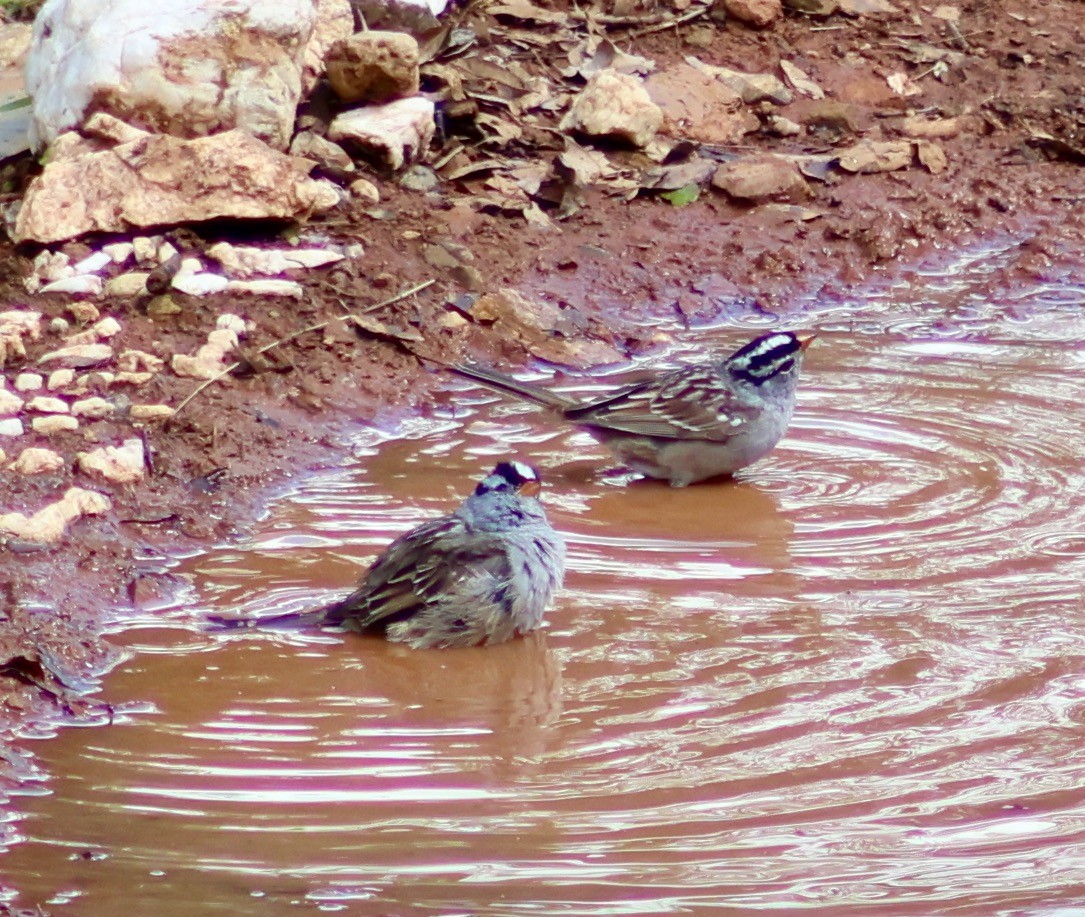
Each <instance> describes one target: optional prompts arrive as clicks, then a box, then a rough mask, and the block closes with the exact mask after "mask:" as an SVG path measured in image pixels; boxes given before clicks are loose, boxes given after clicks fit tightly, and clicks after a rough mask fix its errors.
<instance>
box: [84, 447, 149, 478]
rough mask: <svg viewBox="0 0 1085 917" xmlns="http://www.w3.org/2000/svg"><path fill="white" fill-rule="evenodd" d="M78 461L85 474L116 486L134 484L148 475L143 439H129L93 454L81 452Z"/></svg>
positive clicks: (97, 450) (95, 450) (102, 448)
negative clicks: (111, 482)
mask: <svg viewBox="0 0 1085 917" xmlns="http://www.w3.org/2000/svg"><path fill="white" fill-rule="evenodd" d="M76 461H77V464H78V465H79V470H80V471H82V472H83V473H84V474H89V475H90V476H91V477H96V478H100V479H103V480H106V481H113V482H114V483H116V484H132V483H134V482H136V481H141V480H143V478H144V476H145V475H146V474H147V463H146V460H145V458H144V454H143V440H141V439H128V440H125V441H124V443H123V444H122V445H120V446H102V447H101V448H99V449H94V450H92V451H91V452H81V453H80V454H79V456H78V458H77V460H76Z"/></svg>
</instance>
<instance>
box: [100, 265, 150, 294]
mask: <svg viewBox="0 0 1085 917" xmlns="http://www.w3.org/2000/svg"><path fill="white" fill-rule="evenodd" d="M149 276H150V273H149V272H147V271H132V272H131V273H129V274H118V275H117V276H116V277H113V278H111V279H109V280H107V281H106V283H105V291H106V293H108V294H109V295H110V296H128V297H131V296H140V295H142V294H143V293H146V292H147V278H148V277H149Z"/></svg>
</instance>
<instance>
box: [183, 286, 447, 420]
mask: <svg viewBox="0 0 1085 917" xmlns="http://www.w3.org/2000/svg"><path fill="white" fill-rule="evenodd" d="M436 282H437V281H436V280H434V279H433V278H431V279H429V280H425V281H423V282H422V283H419V284H416V285H415V286H413V287H411V288H410V289H408V290H404V291H403V292H401V293H397V294H396V295H395V296H393V297H392V298H391V299H386V300H384V302H379V303H377V304H376V305H373V306H367V307H366V308H364V309H362V310H361V312H359V313H354V312H344V313H343V314H342V315H337V316H335V318H329V319H327V320H325V321H323V322H317V323H316V324H315V325H308V326H307V327H305V328H301V329H300V330H298V331H294V332H292V333H290V334H288V335H287V336H286V337H284V338H280V339H279V340H277V341H272V342H271V343H270V344H265V345H264V346H263V347H261V348H260V349H259V350H257V351H256V353H258V354H263V353H267V352H268V351H269V350H274V349H275V348H276V347H280V346H282V345H283V344H289V343H290V342H291V341H294V340H297V339H298V338H300V337H301V336H302V335H303V334H308V333H309V332H310V331H319V330H320V329H321V328H327V327H328V325H330V324H331V323H332V322H337V321H339V320H340V319H344V318H350V317H351V316H352V315H355V314H358V315H366V314H367V313H369V312H376V311H377V310H378V309H383V308H384V307H385V306H390V305H392V304H393V303H397V302H399V301H400V300H403V299H406V298H407V297H408V296H413V295H414V294H415V293H420V292H422V290H424V289H426V287H430V286H433V284H435V283H436ZM240 366H241V362H240V361H238V362H237V363H231V364H230V365H229V366H227V367H226V368H225V369H224V370H222V372H220V373H218V374H217V375H215V376H212V377H211V378H210V379H204V380H203V382H201V383H200V384H199V385H197V386H196V388H195V389H193V391H192V392H191V393H190V394H189V396H188V397H187V398H185V400H184V401H182V402H181V403H180V404H179V405H177V407H176V408H175V409H174V411H173V417H176V416H177V415H178V414H180V413H181V410H182V409H183V408H184V407H185V405H187V404H188V403H189V402H190V401H191V400H192V399H193V398H195V397H196V396H197V395H198V394H200V392H202V391H203V390H204V389H205V388H207V387H208V386H209V385H213V384H214V383H215V382H218V381H219V380H220V379H222V378H224V377H226V376H228V375H230V373H232V372H233V371H234V370H235V369H238V368H239V367H240ZM171 419H172V418H171Z"/></svg>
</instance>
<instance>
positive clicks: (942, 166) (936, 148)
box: [915, 140, 949, 175]
mask: <svg viewBox="0 0 1085 917" xmlns="http://www.w3.org/2000/svg"><path fill="white" fill-rule="evenodd" d="M915 152H916V156H918V157H919V161H920V162H921V163H922V164H923V165H924V166H925V167H926V169H927V171H928V172H932V173H934V174H935V175H938V174H939V173H941V172H945V170H946V167H947V166H948V165H949V160H948V159H947V158H946V151H945V150H943V149H942V147H941V146H940V145H939V144H937V143H934V142H932V141H930V140H919V141H917V142H916V145H915Z"/></svg>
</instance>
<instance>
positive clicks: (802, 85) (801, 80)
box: [780, 60, 825, 99]
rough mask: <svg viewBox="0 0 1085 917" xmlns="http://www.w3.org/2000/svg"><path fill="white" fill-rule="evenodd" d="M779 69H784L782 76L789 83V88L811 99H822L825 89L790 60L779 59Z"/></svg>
mask: <svg viewBox="0 0 1085 917" xmlns="http://www.w3.org/2000/svg"><path fill="white" fill-rule="evenodd" d="M780 69H781V70H783V71H784V77H786V79H787V81H788V82H789V83H790V84H791V88H792V89H794V90H795V91H796V92H798V93H801V94H802V95H804V96H809V97H810V98H811V99H824V98H825V90H824V89H822V88H821V87H820V86H819V85H818V84H817V83H815V82H814V81H813V80H812V79H810V77H808V76H807V75H806V74H805V73H804V72H803V71H802V70H800V69H799V68H798V67H796V66H795V65H794V64H793V63H791V61H786V60H782V61H780Z"/></svg>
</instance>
